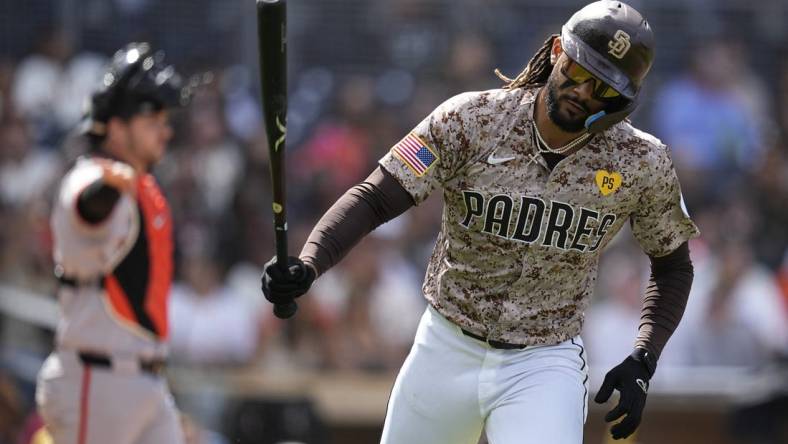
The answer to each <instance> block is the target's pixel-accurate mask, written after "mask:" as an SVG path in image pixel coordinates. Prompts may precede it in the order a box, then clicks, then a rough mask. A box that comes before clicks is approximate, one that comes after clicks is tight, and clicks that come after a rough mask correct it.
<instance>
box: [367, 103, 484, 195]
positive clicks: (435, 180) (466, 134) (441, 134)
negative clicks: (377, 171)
mask: <svg viewBox="0 0 788 444" xmlns="http://www.w3.org/2000/svg"><path fill="white" fill-rule="evenodd" d="M474 97H475V95H474V93H464V94H460V95H458V96H455V97H453V98H451V99H449V100H447V101H446V102H444V103H443V104H441V105H440V106H438V108H436V109H435V110H434V111H433V112H432V113H430V115H429V116H427V117H426V118H425V119H424V120H422V121H421V122H420V123H419V124H418V125H416V127H415V128H413V130H412V131H411V132H410V133H408V134H407V135H406V136H405V137H403V138H402V140H400V141H399V142H397V143H396V144H395V145H394V146H393V147H391V149H390V150H389V152H388V153H386V155H385V156H383V158H381V159H380V161H379V164H380V166H381V167H382V168H383V169H385V170H386V171H388V172H389V173H390V174H391V175H392V176H393V177H394V178H395V179H396V180H397V181H398V182H399V183H400V184H401V185H402V186H403V188H405V190H407V192H408V193H409V194H410V195H411V196H412V197H413V201H414V202H415V203H416V204H417V205H418V204H420V203H421V202H423V201H424V200H426V199H427V197H429V195H430V193H431V192H432V191H433V190H434V189H435V188H436V187H439V186H441V184H443V183H445V182H446V181H447V180H449V179H451V178H452V177H454V176H455V175H456V173H457V172H458V171H459V170H460V169H461V168H462V167H463V165H465V164H466V163H467V161H468V159H469V158H470V155H471V151H472V150H473V149H474V147H475V142H474V140H475V138H476V137H475V134H476V132H477V131H476V127H477V125H478V123H477V122H476V119H475V118H474V113H473V110H474V104H473V101H474Z"/></svg>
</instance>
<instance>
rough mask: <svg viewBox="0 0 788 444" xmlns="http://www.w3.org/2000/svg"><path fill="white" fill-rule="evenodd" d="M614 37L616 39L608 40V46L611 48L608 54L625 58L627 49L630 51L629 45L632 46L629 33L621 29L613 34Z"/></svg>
mask: <svg viewBox="0 0 788 444" xmlns="http://www.w3.org/2000/svg"><path fill="white" fill-rule="evenodd" d="M613 39H615V40H611V41H609V42H607V47H608V48H610V51H608V54H610V55H612V56H613V57H615V58H617V59H619V60H620V59H623V58H624V56H625V55H626V54H627V51H629V47H630V46H631V43H630V42H629V34H627V33H626V32H624V31H622V30H620V29H619V30H618V31H616V34H615V35H614V36H613Z"/></svg>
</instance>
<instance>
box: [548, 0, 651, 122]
mask: <svg viewBox="0 0 788 444" xmlns="http://www.w3.org/2000/svg"><path fill="white" fill-rule="evenodd" d="M561 46H562V48H563V51H564V52H565V53H566V55H567V56H569V58H570V59H572V60H574V61H575V62H577V63H579V64H580V65H581V66H582V67H583V68H585V69H587V70H588V71H589V72H591V73H592V74H594V75H595V76H597V77H598V78H599V79H601V80H602V81H604V82H605V83H607V84H608V85H610V86H611V87H613V89H615V90H616V91H618V92H619V93H620V94H621V95H622V96H623V97H624V98H625V99H626V102H625V103H624V105H623V106H620V108H619V109H614V110H607V111H601V112H599V113H597V114H594V115H592V116H590V117H589V118H588V119H587V120H586V127H587V128H588V129H589V131H591V132H598V131H602V130H604V129H606V128H608V127H610V126H611V125H614V124H616V123H618V122H620V121H621V120H623V119H624V118H625V117H626V116H627V115H629V114H630V113H631V112H632V111H634V109H635V107H636V106H637V96H638V93H639V92H640V86H641V85H642V83H643V79H644V78H645V77H646V74H648V71H649V69H650V68H651V64H652V62H653V61H654V34H653V33H652V32H651V27H650V26H649V24H648V22H647V21H646V19H645V18H643V16H642V15H641V14H640V13H639V12H638V11H637V10H635V8H633V7H631V6H629V5H627V4H625V3H622V2H619V1H611V0H601V1H597V2H594V3H591V4H589V5H587V6H585V7H584V8H583V9H581V10H579V11H577V12H576V13H575V14H574V15H573V16H572V17H571V18H570V19H569V21H568V22H566V24H565V25H564V26H563V28H562V29H561Z"/></svg>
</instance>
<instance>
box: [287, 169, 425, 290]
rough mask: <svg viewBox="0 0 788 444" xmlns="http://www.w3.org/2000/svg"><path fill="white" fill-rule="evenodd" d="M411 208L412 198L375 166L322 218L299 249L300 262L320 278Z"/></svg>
mask: <svg viewBox="0 0 788 444" xmlns="http://www.w3.org/2000/svg"><path fill="white" fill-rule="evenodd" d="M413 205H414V202H413V198H412V197H411V196H410V194H409V193H408V192H407V191H406V190H405V189H404V188H403V187H402V185H400V183H399V182H397V180H396V179H394V177H393V176H391V174H390V173H389V172H388V171H386V170H384V169H383V168H381V167H377V168H376V169H375V171H373V172H372V174H370V175H369V177H367V178H366V180H364V181H363V182H361V183H360V184H358V185H356V186H354V187H353V188H351V189H349V190H348V191H346V192H345V194H343V195H342V197H340V198H339V200H337V201H336V203H334V205H333V206H332V207H331V208H329V210H328V211H327V212H326V214H324V215H323V217H322V218H321V219H320V221H319V222H318V223H317V225H315V228H314V229H312V233H311V234H310V235H309V238H308V239H307V241H306V243H305V244H304V248H303V249H302V250H301V254H300V257H301V260H303V261H304V262H305V263H307V264H309V265H312V266H313V267H314V268H315V271H316V272H317V275H318V276H320V275H321V274H323V273H325V272H326V271H327V270H328V269H329V268H331V267H333V266H334V265H336V264H337V263H338V262H339V261H340V260H341V259H342V258H343V257H345V255H346V254H347V253H348V252H349V251H350V250H351V249H352V248H353V246H355V245H356V244H357V243H358V242H359V241H360V240H361V239H362V238H363V237H364V236H366V235H367V234H368V233H370V232H371V231H372V230H374V229H375V228H377V227H378V226H380V225H382V224H383V223H385V222H388V221H390V220H391V219H394V218H395V217H397V216H399V215H400V214H402V213H404V212H405V211H406V210H407V209H408V208H410V207H412V206H413Z"/></svg>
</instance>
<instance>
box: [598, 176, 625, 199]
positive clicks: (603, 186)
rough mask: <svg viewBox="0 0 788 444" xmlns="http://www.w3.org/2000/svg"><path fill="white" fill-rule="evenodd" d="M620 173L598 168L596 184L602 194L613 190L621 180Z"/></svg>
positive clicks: (604, 194)
mask: <svg viewBox="0 0 788 444" xmlns="http://www.w3.org/2000/svg"><path fill="white" fill-rule="evenodd" d="M622 180H623V179H622V178H621V174H619V173H616V172H613V173H610V172H608V171H606V170H599V171H597V172H596V186H598V187H599V191H601V192H602V195H603V196H607V195H608V194H610V193H613V192H615V191H616V190H617V189H618V187H620V186H621V182H622Z"/></svg>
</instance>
